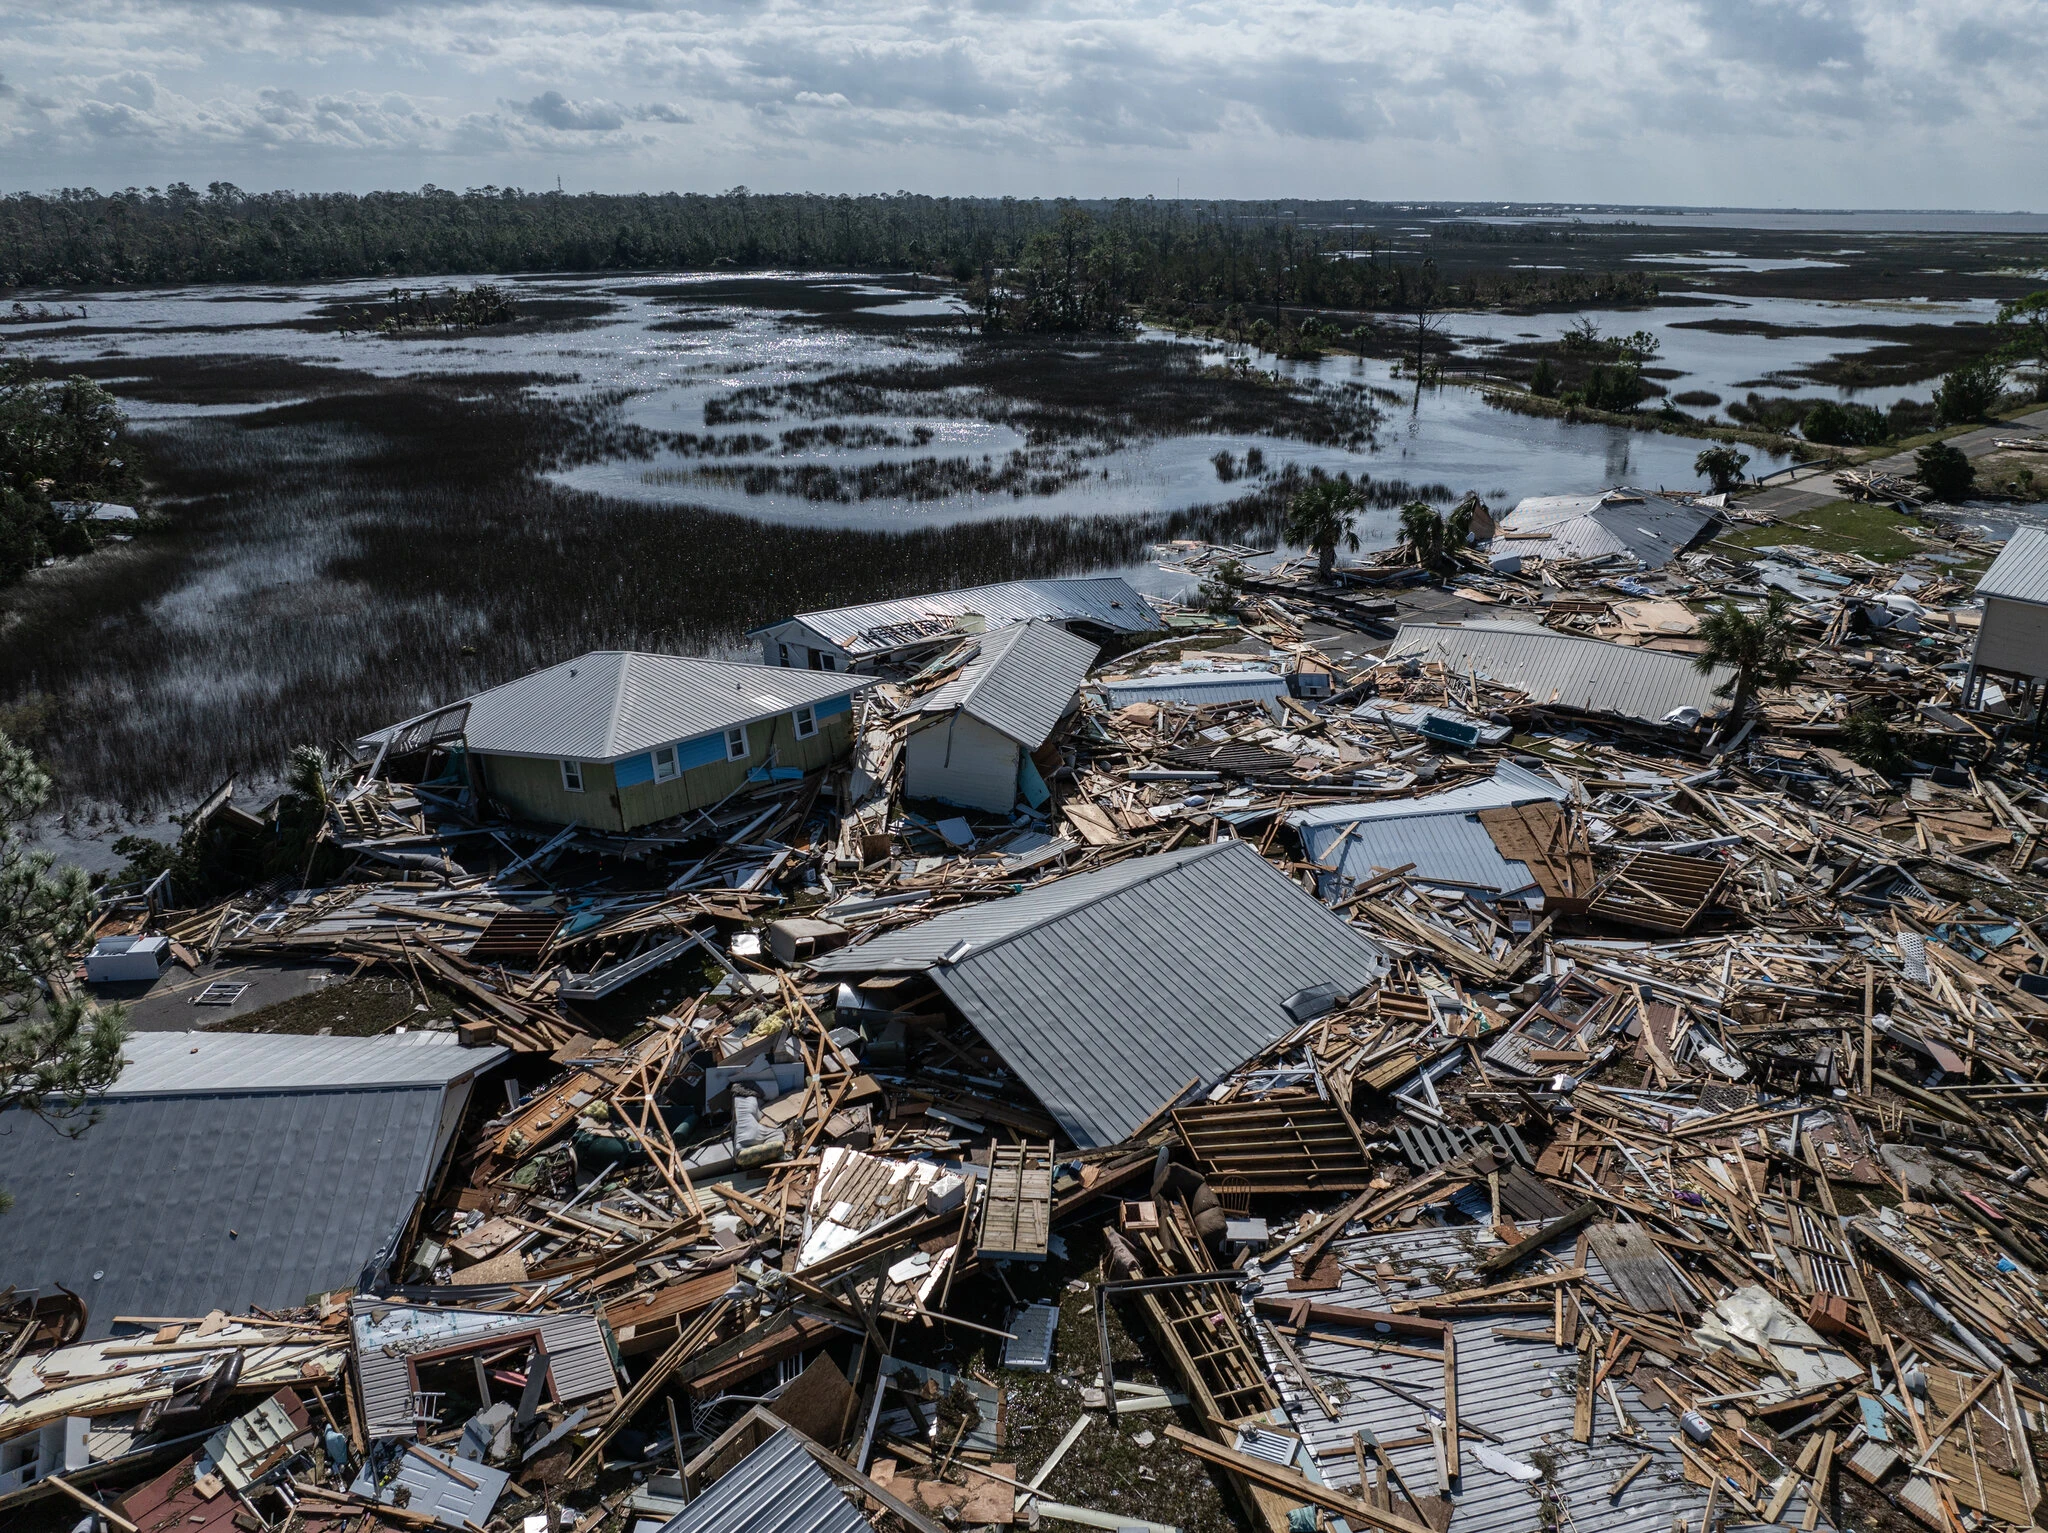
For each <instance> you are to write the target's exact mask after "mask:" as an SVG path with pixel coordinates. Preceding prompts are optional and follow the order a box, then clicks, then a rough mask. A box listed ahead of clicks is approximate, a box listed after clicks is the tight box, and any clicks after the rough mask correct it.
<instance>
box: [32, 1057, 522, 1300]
mask: <svg viewBox="0 0 2048 1533" xmlns="http://www.w3.org/2000/svg"><path fill="white" fill-rule="evenodd" d="M193 1048H197V1049H198V1050H199V1053H198V1054H196V1055H194V1054H192V1053H191V1052H190V1050H192V1049H193ZM507 1052H508V1051H507V1050H505V1049H502V1048H490V1049H465V1048H460V1047H451V1046H446V1045H440V1046H433V1045H406V1044H399V1043H397V1042H396V1041H395V1040H389V1039H382V1038H295V1037H272V1036H263V1035H257V1034H248V1033H219V1034H213V1033H208V1034H189V1033H138V1034H136V1035H134V1036H133V1037H131V1038H130V1039H129V1040H128V1042H127V1043H126V1045H125V1046H124V1048H123V1053H124V1054H125V1055H126V1056H127V1058H128V1059H129V1060H130V1061H131V1063H130V1064H129V1065H128V1067H127V1069H126V1070H124V1071H123V1073H122V1075H121V1078H120V1080H119V1081H117V1082H116V1083H115V1085H114V1088H113V1089H112V1090H111V1091H110V1092H108V1093H107V1094H106V1096H105V1098H104V1099H103V1100H101V1101H100V1103H99V1109H100V1115H101V1116H100V1121H99V1122H98V1123H96V1124H94V1125H93V1126H92V1128H91V1130H90V1131H89V1132H87V1133H86V1134H84V1135H83V1136H81V1137H80V1138H77V1139H67V1138H65V1137H64V1136H63V1135H61V1134H59V1133H57V1132H55V1131H54V1130H52V1129H51V1128H49V1127H48V1126H47V1125H46V1124H43V1123H40V1122H37V1121H36V1120H35V1119H34V1118H32V1117H31V1116H30V1114H28V1113H27V1112H25V1111H23V1110H21V1109H15V1110H12V1111H9V1112H6V1113H0V1135H4V1136H5V1137H4V1139H0V1142H4V1143H5V1145H6V1146H7V1150H6V1166H7V1170H6V1182H7V1188H8V1191H10V1192H12V1193H13V1194H14V1198H15V1207H14V1210H13V1212H12V1213H10V1214H9V1215H8V1216H7V1218H8V1219H9V1220H10V1221H11V1222H12V1227H14V1228H18V1229H20V1230H23V1231H31V1230H32V1231H34V1234H35V1238H34V1239H33V1240H32V1241H31V1240H20V1241H16V1242H13V1243H12V1244H11V1245H9V1246H7V1247H6V1248H4V1249H0V1285H5V1284H7V1283H13V1284H15V1285H17V1286H18V1287H22V1288H44V1289H48V1288H50V1287H52V1286H53V1285H55V1284H58V1283H61V1284H63V1285H64V1286H65V1287H67V1288H69V1289H71V1290H72V1291H73V1292H75V1293H78V1294H80V1295H82V1296H83V1297H84V1298H85V1301H86V1303H87V1305H88V1307H89V1309H90V1312H91V1316H92V1319H91V1323H90V1325H89V1326H88V1328H87V1333H86V1334H87V1335H88V1336H103V1335H105V1334H106V1333H107V1331H108V1329H109V1327H110V1326H111V1325H112V1322H113V1318H114V1317H115V1316H116V1315H187V1314H189V1315H203V1314H205V1313H206V1312H207V1311H208V1310H211V1309H214V1308H215V1307H219V1308H221V1309H225V1310H227V1311H228V1312H229V1313H230V1314H234V1313H238V1312H240V1311H242V1310H244V1309H246V1308H247V1307H248V1306H249V1305H251V1304H257V1305H261V1306H262V1307H264V1308H265V1309H278V1308H288V1307H291V1306H294V1305H298V1304H302V1303H304V1302H305V1299H306V1296H307V1295H308V1294H311V1293H318V1292H322V1291H324V1290H326V1289H331V1288H341V1287H348V1286H352V1285H354V1284H355V1283H356V1282H357V1281H358V1279H359V1277H360V1276H361V1274H362V1271H363V1269H364V1267H365V1266H366V1265H367V1264H369V1263H370V1262H371V1261H372V1259H373V1258H377V1257H378V1256H379V1254H380V1253H381V1252H383V1251H385V1250H386V1249H387V1248H388V1247H389V1246H390V1244H391V1243H392V1242H394V1241H395V1240H396V1238H397V1236H398V1234H399V1232H400V1231H401V1229H402V1228H403V1227H404V1225H405V1222H406V1221H407V1219H408V1218H409V1217H410V1216H411V1213H412V1209H413V1205H414V1203H415V1202H416V1201H417V1200H418V1199H419V1197H420V1195H421V1194H422V1193H423V1192H424V1191H425V1190H426V1186H427V1183H428V1181H429V1179H430V1178H431V1177H432V1175H433V1172H434V1166H435V1163H436V1160H437V1157H438V1152H439V1149H440V1146H441V1144H442V1142H443V1139H444V1137H445V1135H446V1134H447V1133H448V1132H449V1131H451V1130H452V1128H453V1124H452V1122H449V1121H447V1120H448V1118H449V1112H448V1108H449V1103H450V1096H449V1091H450V1087H451V1086H454V1087H456V1089H458V1090H460V1091H462V1092H464V1093H466V1092H467V1089H468V1088H467V1086H466V1085H464V1084H461V1083H462V1082H463V1080H464V1079H465V1078H466V1077H467V1076H469V1075H471V1074H473V1073H475V1072H476V1071H479V1070H482V1069H485V1068H487V1067H488V1066H490V1065H494V1064H496V1063H497V1062H498V1061H499V1060H501V1059H503V1058H505V1057H506V1054H507ZM351 1058H353V1059H355V1060H357V1061H359V1062H360V1070H361V1074H362V1075H363V1077H364V1081H363V1083H360V1084H354V1085H351V1084H349V1082H348V1076H349V1074H350V1059H351Z"/></svg>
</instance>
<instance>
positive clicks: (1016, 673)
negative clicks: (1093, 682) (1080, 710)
mask: <svg viewBox="0 0 2048 1533" xmlns="http://www.w3.org/2000/svg"><path fill="white" fill-rule="evenodd" d="M1096 654H1097V650H1096V648H1095V646H1094V645H1093V644H1090V643H1089V642H1088V641H1087V640H1086V639H1080V638H1076V637H1075V636H1074V635H1073V634H1070V633H1068V632H1067V631H1066V630H1065V629H1064V628H1061V627H1060V626H1058V625H1057V624H1055V623H1048V622H1044V621H1040V620H1034V621H1032V622H1029V623H1013V624H1011V625H1010V626H1009V627H1008V628H1004V629H1001V630H999V631H998V632H996V633H992V634H989V635H988V636H987V637H986V638H984V639H983V640H982V641H981V649H980V653H978V654H977V655H975V657H974V658H973V659H971V660H969V661H968V662H967V664H966V665H965V666H963V667H962V668H961V670H960V674H959V675H958V676H955V677H954V678H953V679H952V680H951V681H949V682H947V683H946V684H945V685H944V686H943V687H940V688H938V689H937V690H936V691H934V692H931V693H929V694H928V695H926V696H925V697H924V698H923V700H922V701H920V702H919V704H918V712H920V713H945V712H949V711H950V710H952V709H954V708H958V709H960V710H961V711H962V712H963V713H967V714H969V715H971V716H973V717H974V718H977V719H980V720H981V722H982V723H984V724H986V725H988V726H989V728H991V729H996V730H1000V731H1002V733H1004V734H1006V735H1008V736H1009V737H1010V738H1011V739H1012V740H1016V741H1018V742H1019V743H1020V744H1022V745H1023V746H1024V747H1025V748H1026V749H1027V750H1037V749H1038V747H1039V746H1041V745H1043V744H1045V742H1046V739H1047V737H1048V736H1050V735H1051V734H1052V731H1053V726H1054V725H1056V724H1058V723H1059V721H1060V719H1061V717H1062V716H1063V715H1064V714H1065V713H1066V711H1067V707H1068V705H1069V704H1071V703H1072V702H1073V700H1074V691H1075V689H1076V688H1078V687H1079V686H1080V685H1081V683H1082V682H1084V681H1086V680H1087V679H1088V667H1089V666H1091V665H1093V664H1094V663H1095V656H1096Z"/></svg>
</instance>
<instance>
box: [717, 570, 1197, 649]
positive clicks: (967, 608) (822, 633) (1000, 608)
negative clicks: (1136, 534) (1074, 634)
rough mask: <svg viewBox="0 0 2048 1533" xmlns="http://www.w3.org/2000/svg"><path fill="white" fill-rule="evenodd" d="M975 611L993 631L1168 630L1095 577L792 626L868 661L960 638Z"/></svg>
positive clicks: (938, 595)
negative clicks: (1025, 627)
mask: <svg viewBox="0 0 2048 1533" xmlns="http://www.w3.org/2000/svg"><path fill="white" fill-rule="evenodd" d="M970 613H971V614H973V615H975V616H978V617H980V618H982V619H983V620H984V621H985V623H986V624H987V626H988V628H989V629H990V630H991V631H993V630H994V629H997V628H1007V627H1009V626H1010V625H1011V624H1012V623H1028V622H1030V621H1031V620H1032V619H1033V618H1038V617H1043V618H1051V619H1053V620H1054V621H1055V622H1061V623H1075V622H1086V623H1093V624H1094V625H1095V626H1096V627H1098V628H1102V629H1106V630H1107V631H1109V632H1110V633H1157V632H1161V631H1163V630H1164V628H1165V624H1163V623H1161V622H1160V621H1159V616H1158V614H1157V613H1155V612H1154V611H1153V610H1152V604H1151V603H1150V602H1148V601H1146V600H1145V598H1144V597H1142V596H1140V595H1139V594H1138V593H1137V592H1136V591H1135V590H1133V589H1132V588H1131V585H1130V582H1128V581H1126V580H1124V579H1122V578H1121V577H1119V576H1115V575H1093V576H1089V577H1087V578H1085V579H1081V580H1011V581H1006V582H1005V583H1003V584H1002V585H993V586H972V587H969V588H968V589H966V590H964V591H938V592H934V593H932V594H930V595H927V596H904V597H899V598H898V599H897V600H895V601H878V602H869V603H868V604H867V605H865V606H861V607H838V608H834V609H832V610H831V611H827V612H799V613H798V614H797V615H796V616H795V617H794V618H791V619H789V620H788V621H790V622H795V623H802V624H803V625H804V626H805V627H806V628H809V629H810V630H811V631H812V632H814V633H816V634H817V635H818V636H819V637H820V638H822V639H827V640H829V641H830V642H832V643H833V644H835V645H837V646H838V647H839V648H840V649H842V650H844V651H845V652H846V653H847V654H849V655H851V656H853V657H854V658H856V659H860V658H863V657H866V656H871V655H885V654H888V653H889V652H890V651H891V650H897V649H904V648H907V647H908V646H910V645H913V644H927V643H931V642H934V641H936V640H939V639H943V638H946V637H948V636H949V635H953V634H957V633H959V632H960V631H961V630H960V628H959V625H958V622H957V620H958V619H959V618H962V617H965V616H967V615H969V614H970ZM767 626H768V628H779V627H781V626H782V625H781V624H780V623H770V624H768V625H767ZM763 631H765V630H762V629H756V630H755V632H757V633H759V632H763Z"/></svg>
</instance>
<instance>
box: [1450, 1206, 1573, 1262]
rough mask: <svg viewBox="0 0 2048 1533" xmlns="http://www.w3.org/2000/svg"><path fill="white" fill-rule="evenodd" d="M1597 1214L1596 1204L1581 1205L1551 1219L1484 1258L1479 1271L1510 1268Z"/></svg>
mask: <svg viewBox="0 0 2048 1533" xmlns="http://www.w3.org/2000/svg"><path fill="white" fill-rule="evenodd" d="M1599 1212H1600V1205H1599V1204H1598V1203H1592V1202H1587V1203H1581V1204H1580V1205H1579V1206H1578V1207H1577V1208H1575V1209H1573V1210H1572V1211H1571V1212H1570V1213H1568V1214H1566V1215H1565V1216H1564V1217H1563V1218H1562V1219H1553V1220H1552V1221H1551V1222H1550V1223H1548V1224H1546V1225H1544V1226H1543V1228H1542V1229H1540V1230H1537V1231H1536V1232H1535V1233H1534V1234H1530V1235H1524V1236H1523V1237H1522V1238H1521V1239H1520V1240H1518V1241H1516V1242H1515V1243H1514V1244H1513V1245H1511V1246H1508V1247H1507V1248H1506V1249H1504V1250H1500V1251H1496V1252H1494V1253H1493V1254H1492V1255H1491V1256H1489V1257H1486V1258H1485V1259H1483V1260H1482V1261H1481V1262H1480V1263H1479V1270H1480V1271H1481V1272H1499V1271H1501V1270H1502V1269H1504V1268H1507V1267H1512V1266H1513V1265H1514V1264H1515V1263H1516V1262H1518V1261H1520V1260H1521V1259H1522V1258H1523V1257H1525V1256H1527V1255H1528V1254H1529V1253H1530V1252H1531V1251H1537V1250H1541V1249H1542V1248H1543V1247H1544V1246H1547V1245H1549V1244H1550V1243H1551V1241H1553V1240H1555V1239H1557V1237H1558V1236H1560V1235H1569V1234H1570V1233H1571V1232H1572V1231H1573V1230H1575V1229H1577V1228H1578V1227H1579V1226H1580V1225H1582V1224H1584V1223H1585V1222H1586V1221H1587V1220H1589V1219H1591V1218H1593V1217H1594V1216H1595V1215H1597V1214H1598V1213H1599Z"/></svg>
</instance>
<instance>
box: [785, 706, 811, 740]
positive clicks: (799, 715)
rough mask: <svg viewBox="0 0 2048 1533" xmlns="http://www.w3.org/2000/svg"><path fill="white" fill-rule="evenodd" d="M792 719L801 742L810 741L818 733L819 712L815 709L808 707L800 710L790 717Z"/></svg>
mask: <svg viewBox="0 0 2048 1533" xmlns="http://www.w3.org/2000/svg"><path fill="white" fill-rule="evenodd" d="M790 718H791V719H792V720H793V721H794V722H795V724H796V737H797V738H798V739H799V740H808V739H810V737H811V736H812V735H814V734H816V733H817V732H818V710H817V709H816V708H815V707H813V706H810V705H806V706H804V707H802V708H799V709H797V710H796V712H794V713H792V714H791V715H790Z"/></svg>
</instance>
